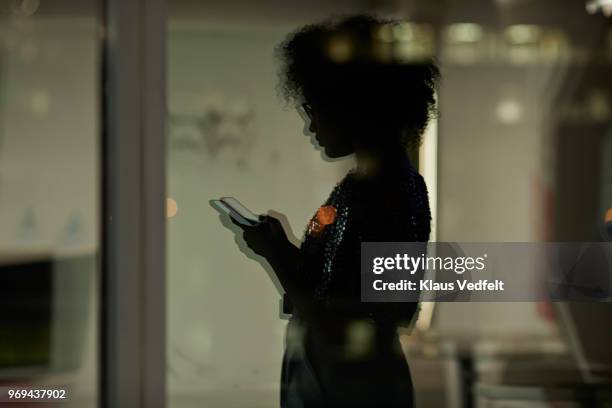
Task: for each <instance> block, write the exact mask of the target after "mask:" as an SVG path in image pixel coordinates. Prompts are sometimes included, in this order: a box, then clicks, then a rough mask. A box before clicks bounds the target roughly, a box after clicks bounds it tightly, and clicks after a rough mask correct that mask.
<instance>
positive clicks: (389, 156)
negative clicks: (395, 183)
mask: <svg viewBox="0 0 612 408" xmlns="http://www.w3.org/2000/svg"><path fill="white" fill-rule="evenodd" d="M355 157H356V159H357V167H356V169H355V172H356V174H357V176H359V177H360V178H374V177H377V176H384V175H385V174H392V173H395V172H397V171H398V170H400V169H401V168H403V167H404V166H405V165H406V164H407V163H410V159H409V158H408V152H407V151H406V148H405V147H404V146H402V145H401V144H399V143H398V144H394V145H389V146H384V147H381V148H376V149H356V151H355Z"/></svg>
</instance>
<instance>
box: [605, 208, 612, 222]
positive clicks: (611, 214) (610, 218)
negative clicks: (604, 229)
mask: <svg viewBox="0 0 612 408" xmlns="http://www.w3.org/2000/svg"><path fill="white" fill-rule="evenodd" d="M604 222H605V223H606V224H607V223H609V222H612V207H610V208H608V211H606V215H605V217H604Z"/></svg>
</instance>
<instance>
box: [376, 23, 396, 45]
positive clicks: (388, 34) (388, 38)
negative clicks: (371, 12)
mask: <svg viewBox="0 0 612 408" xmlns="http://www.w3.org/2000/svg"><path fill="white" fill-rule="evenodd" d="M375 37H376V38H377V39H379V40H380V41H382V42H386V43H391V42H393V38H394V36H393V27H392V26H391V25H390V24H382V25H381V26H380V27H378V29H377V30H376V33H375Z"/></svg>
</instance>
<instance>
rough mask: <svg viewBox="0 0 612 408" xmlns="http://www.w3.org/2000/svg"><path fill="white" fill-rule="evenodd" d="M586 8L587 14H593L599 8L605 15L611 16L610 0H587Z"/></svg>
mask: <svg viewBox="0 0 612 408" xmlns="http://www.w3.org/2000/svg"><path fill="white" fill-rule="evenodd" d="M586 10H587V12H588V13H589V14H595V13H597V12H598V11H599V10H601V11H602V13H603V14H604V15H605V16H606V17H610V16H612V0H589V1H588V2H587V4H586Z"/></svg>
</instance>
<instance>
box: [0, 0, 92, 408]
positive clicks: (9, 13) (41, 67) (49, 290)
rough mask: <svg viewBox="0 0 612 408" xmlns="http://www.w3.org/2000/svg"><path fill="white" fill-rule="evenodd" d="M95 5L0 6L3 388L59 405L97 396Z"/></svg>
mask: <svg viewBox="0 0 612 408" xmlns="http://www.w3.org/2000/svg"><path fill="white" fill-rule="evenodd" d="M98 7H99V5H98V2H97V1H93V0H92V1H81V2H78V4H76V3H75V2H71V1H54V2H42V1H37V0H20V1H6V2H2V4H0V225H2V228H0V386H2V387H10V388H23V387H35V388H38V389H45V388H46V389H56V390H59V389H66V390H67V392H68V398H67V399H66V400H64V401H59V402H58V403H57V405H53V406H61V407H94V406H97V400H98V385H97V381H98V367H99V364H98V359H97V356H98V321H99V320H98V302H99V285H98V278H99V274H98V262H97V256H98V254H99V239H98V235H99V227H98V219H99V211H100V206H99V202H100V194H99V190H100V179H99V162H100V161H99V156H100V149H99V145H100V126H99V123H100V122H99V100H100V92H99V65H100V60H99V40H98V17H97V11H98ZM4 397H5V396H3V398H4ZM20 404H22V405H19V404H18V405H19V406H30V404H29V403H23V402H21V403H20ZM39 405H40V406H48V405H46V404H43V403H39V404H37V405H36V406H39ZM7 406H8V405H7ZM32 406H33V405H32Z"/></svg>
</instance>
